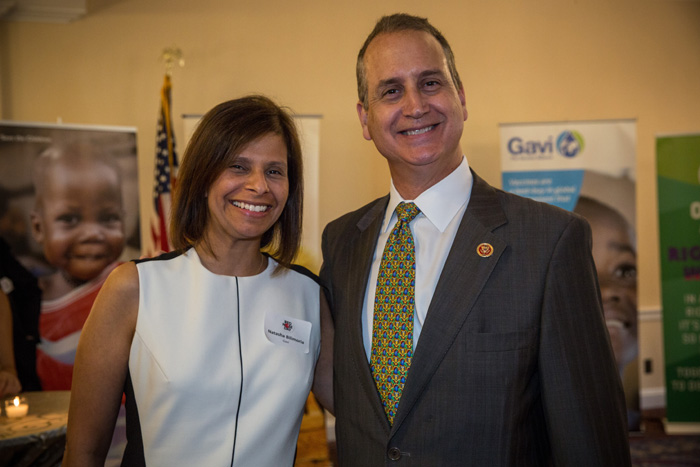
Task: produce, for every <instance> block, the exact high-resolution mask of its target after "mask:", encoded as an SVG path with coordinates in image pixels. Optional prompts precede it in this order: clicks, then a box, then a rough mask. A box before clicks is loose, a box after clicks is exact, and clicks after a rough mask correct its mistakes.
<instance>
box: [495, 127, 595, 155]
mask: <svg viewBox="0 0 700 467" xmlns="http://www.w3.org/2000/svg"><path fill="white" fill-rule="evenodd" d="M583 147H584V142H583V137H582V136H581V134H580V133H579V132H578V131H574V130H565V131H562V132H561V133H560V134H559V136H557V138H556V144H555V139H554V136H553V135H552V136H548V137H547V138H546V139H544V140H524V139H523V138H521V137H519V136H514V137H513V138H511V139H509V140H508V152H509V153H510V154H511V155H512V156H514V157H513V158H514V159H551V158H552V157H553V156H554V151H555V148H556V151H557V152H558V153H559V154H561V155H562V156H564V157H568V158H570V157H576V156H577V155H579V154H580V153H581V152H582V151H583Z"/></svg>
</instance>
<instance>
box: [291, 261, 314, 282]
mask: <svg viewBox="0 0 700 467" xmlns="http://www.w3.org/2000/svg"><path fill="white" fill-rule="evenodd" d="M290 269H291V270H292V271H295V272H298V273H299V274H302V275H304V276H306V277H308V278H310V279H313V281H314V282H316V283H317V284H320V283H321V282H320V281H319V279H318V276H317V275H316V274H314V273H313V272H311V271H309V270H308V269H306V268H305V267H304V266H301V265H299V264H292V265H291V268H290Z"/></svg>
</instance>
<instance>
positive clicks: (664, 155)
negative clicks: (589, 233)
mask: <svg viewBox="0 0 700 467" xmlns="http://www.w3.org/2000/svg"><path fill="white" fill-rule="evenodd" d="M656 163H657V176H658V197H659V243H660V253H661V302H662V310H663V329H664V333H663V334H664V357H665V358H664V359H665V362H666V416H667V426H666V429H667V431H668V432H670V433H683V432H695V433H700V134H696V135H682V136H663V137H658V138H657V139H656Z"/></svg>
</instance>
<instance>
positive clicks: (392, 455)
mask: <svg viewBox="0 0 700 467" xmlns="http://www.w3.org/2000/svg"><path fill="white" fill-rule="evenodd" d="M388 454H389V459H391V460H392V461H397V460H399V459H401V450H400V449H399V448H391V449H389V452H388Z"/></svg>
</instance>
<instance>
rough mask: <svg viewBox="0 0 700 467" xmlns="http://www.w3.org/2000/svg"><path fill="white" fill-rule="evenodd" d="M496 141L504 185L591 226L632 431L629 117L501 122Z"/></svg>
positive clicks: (634, 368) (634, 333) (634, 329)
mask: <svg viewBox="0 0 700 467" xmlns="http://www.w3.org/2000/svg"><path fill="white" fill-rule="evenodd" d="M500 146H501V167H502V170H503V189H504V190H506V191H509V192H512V193H515V194H518V195H520V196H524V197H527V198H532V199H535V200H538V201H542V202H545V203H549V204H553V205H555V206H558V207H560V208H563V209H566V210H569V211H575V212H577V213H578V214H580V215H582V216H583V217H585V218H586V219H587V220H588V222H589V223H590V224H591V229H592V233H593V259H594V260H595V262H596V268H597V271H598V280H599V282H600V286H601V295H602V298H603V308H604V311H605V319H606V324H607V326H608V331H609V333H610V338H611V339H610V340H611V343H612V346H613V351H614V353H615V359H616V362H617V365H618V369H619V371H620V377H621V379H622V383H623V386H624V389H625V396H626V398H627V409H628V410H627V412H628V424H629V429H630V430H631V431H636V430H639V429H640V425H639V418H640V417H639V365H638V360H637V354H638V350H639V345H638V334H639V333H638V321H639V319H638V309H637V256H636V239H635V228H634V226H635V160H636V122H635V121H634V120H605V121H583V122H546V123H505V124H501V125H500Z"/></svg>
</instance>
